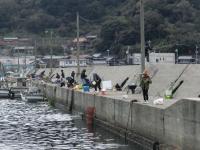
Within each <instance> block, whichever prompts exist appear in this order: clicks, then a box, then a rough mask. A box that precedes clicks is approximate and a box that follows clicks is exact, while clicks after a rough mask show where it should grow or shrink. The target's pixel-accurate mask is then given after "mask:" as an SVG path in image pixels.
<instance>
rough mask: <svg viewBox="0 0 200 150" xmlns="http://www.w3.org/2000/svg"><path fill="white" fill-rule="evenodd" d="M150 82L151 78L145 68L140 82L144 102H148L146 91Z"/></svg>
mask: <svg viewBox="0 0 200 150" xmlns="http://www.w3.org/2000/svg"><path fill="white" fill-rule="evenodd" d="M151 83H152V81H151V78H150V77H149V75H148V72H147V70H145V71H144V73H143V74H142V78H141V82H140V86H141V88H142V93H143V98H144V102H145V103H148V100H149V96H148V91H149V84H151Z"/></svg>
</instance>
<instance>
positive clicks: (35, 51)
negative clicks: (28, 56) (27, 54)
mask: <svg viewBox="0 0 200 150" xmlns="http://www.w3.org/2000/svg"><path fill="white" fill-rule="evenodd" d="M36 44H37V43H36V40H35V42H34V55H35V73H36V67H37V66H36V55H37V48H36V46H37V45H36Z"/></svg>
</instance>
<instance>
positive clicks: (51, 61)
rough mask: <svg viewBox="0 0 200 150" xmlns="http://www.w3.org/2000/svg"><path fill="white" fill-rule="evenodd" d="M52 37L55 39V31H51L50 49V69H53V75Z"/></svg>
mask: <svg viewBox="0 0 200 150" xmlns="http://www.w3.org/2000/svg"><path fill="white" fill-rule="evenodd" d="M52 37H53V31H52V30H51V31H50V48H51V52H50V53H51V60H50V67H51V72H50V75H51V74H52V73H53V58H52V57H53V56H52V55H53V48H52Z"/></svg>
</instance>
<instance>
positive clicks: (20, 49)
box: [12, 46, 34, 56]
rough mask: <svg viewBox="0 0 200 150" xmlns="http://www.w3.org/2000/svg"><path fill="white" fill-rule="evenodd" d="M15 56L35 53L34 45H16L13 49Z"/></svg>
mask: <svg viewBox="0 0 200 150" xmlns="http://www.w3.org/2000/svg"><path fill="white" fill-rule="evenodd" d="M12 54H13V56H18V55H19V56H21V55H33V54H34V47H33V46H16V47H14V48H13V49H12Z"/></svg>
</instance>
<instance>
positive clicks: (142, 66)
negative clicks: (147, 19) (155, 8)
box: [140, 0, 145, 73]
mask: <svg viewBox="0 0 200 150" xmlns="http://www.w3.org/2000/svg"><path fill="white" fill-rule="evenodd" d="M140 40H141V41H140V42H141V73H143V71H144V69H145V35H144V2H143V0H140Z"/></svg>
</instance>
